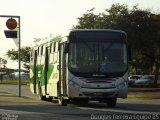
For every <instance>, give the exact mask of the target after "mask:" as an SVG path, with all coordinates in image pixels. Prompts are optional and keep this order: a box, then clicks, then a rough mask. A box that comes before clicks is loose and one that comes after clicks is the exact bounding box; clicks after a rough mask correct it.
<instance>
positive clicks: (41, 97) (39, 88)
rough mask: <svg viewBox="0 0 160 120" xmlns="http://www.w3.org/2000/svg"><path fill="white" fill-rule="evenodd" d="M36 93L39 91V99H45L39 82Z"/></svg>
mask: <svg viewBox="0 0 160 120" xmlns="http://www.w3.org/2000/svg"><path fill="white" fill-rule="evenodd" d="M38 93H39V99H40V100H43V101H45V100H46V97H45V96H43V95H42V88H41V86H40V84H39V85H38Z"/></svg>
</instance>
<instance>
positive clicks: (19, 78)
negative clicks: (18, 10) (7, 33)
mask: <svg viewBox="0 0 160 120" xmlns="http://www.w3.org/2000/svg"><path fill="white" fill-rule="evenodd" d="M18 26H19V45H18V62H19V76H18V85H19V97H21V58H20V56H21V55H20V53H21V32H20V28H21V26H20V16H19V17H18Z"/></svg>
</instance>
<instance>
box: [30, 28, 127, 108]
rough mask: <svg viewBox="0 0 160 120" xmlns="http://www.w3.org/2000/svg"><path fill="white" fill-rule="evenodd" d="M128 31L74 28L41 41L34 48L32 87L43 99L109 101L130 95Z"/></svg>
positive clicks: (31, 69) (112, 104)
mask: <svg viewBox="0 0 160 120" xmlns="http://www.w3.org/2000/svg"><path fill="white" fill-rule="evenodd" d="M127 53H128V52H127V37H126V33H125V32H123V31H120V30H110V29H109V30H108V29H94V30H90V29H85V30H72V31H70V33H69V34H68V35H66V36H64V37H63V36H62V37H60V36H59V37H55V38H51V39H50V40H47V41H40V42H39V43H38V44H36V45H35V46H34V47H33V48H32V51H31V60H30V66H31V68H30V80H31V82H30V88H31V91H32V92H33V93H35V94H38V95H39V96H40V98H41V100H47V99H48V100H52V99H57V100H58V101H59V104H60V105H63V106H65V105H67V103H68V102H70V101H78V102H83V103H84V102H88V101H90V100H94V101H99V102H105V103H107V104H108V106H112V107H113V106H115V105H116V101H117V98H127V91H128V54H127Z"/></svg>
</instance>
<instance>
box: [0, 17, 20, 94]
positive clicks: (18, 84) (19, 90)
mask: <svg viewBox="0 0 160 120" xmlns="http://www.w3.org/2000/svg"><path fill="white" fill-rule="evenodd" d="M0 17H6V18H9V17H13V18H18V26H19V38H18V40H19V45H18V64H19V76H18V86H19V90H18V91H19V97H21V60H20V53H21V49H20V48H21V34H20V33H21V32H20V16H15V15H0Z"/></svg>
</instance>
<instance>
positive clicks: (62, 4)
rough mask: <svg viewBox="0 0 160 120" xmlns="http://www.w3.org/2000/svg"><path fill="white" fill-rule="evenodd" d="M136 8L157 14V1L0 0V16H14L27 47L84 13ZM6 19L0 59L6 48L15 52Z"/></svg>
mask: <svg viewBox="0 0 160 120" xmlns="http://www.w3.org/2000/svg"><path fill="white" fill-rule="evenodd" d="M114 3H120V4H127V5H128V6H129V8H132V7H133V6H134V5H137V4H138V5H139V8H141V9H148V8H149V9H151V10H152V11H154V12H160V0H0V15H17V16H20V17H21V18H20V19H21V23H20V24H21V46H30V45H31V44H32V43H33V41H34V39H35V38H46V37H49V36H50V35H52V36H56V35H58V34H62V33H64V32H65V31H68V30H70V29H71V28H72V27H73V26H74V25H76V24H77V22H78V20H77V18H78V17H81V16H82V14H84V13H85V12H86V11H87V10H89V9H92V8H93V7H94V8H95V12H96V13H100V12H103V11H104V10H105V9H107V8H110V7H111V5H112V4H114ZM6 20H7V19H6V18H1V17H0V55H1V56H0V57H1V58H5V59H7V60H8V58H7V57H6V55H5V53H6V51H7V50H9V49H12V48H14V49H17V47H16V45H15V43H14V41H13V40H12V39H9V38H5V35H4V30H7V28H6ZM8 67H11V68H18V63H15V62H13V61H10V60H8Z"/></svg>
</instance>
